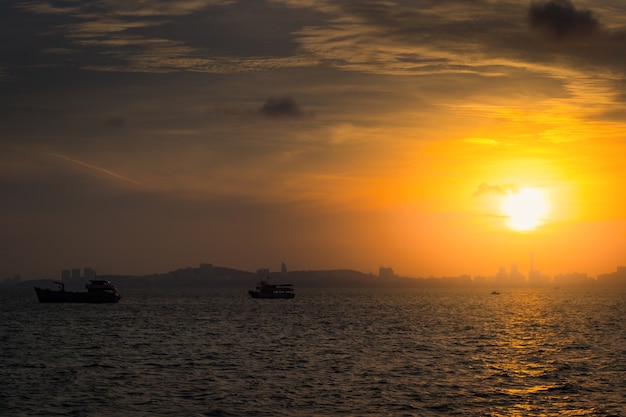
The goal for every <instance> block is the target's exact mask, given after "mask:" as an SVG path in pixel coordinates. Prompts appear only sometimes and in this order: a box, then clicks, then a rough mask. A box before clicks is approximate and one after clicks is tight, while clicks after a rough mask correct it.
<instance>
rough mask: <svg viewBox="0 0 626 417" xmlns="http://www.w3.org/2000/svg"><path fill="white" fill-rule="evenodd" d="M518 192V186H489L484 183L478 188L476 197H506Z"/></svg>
mask: <svg viewBox="0 0 626 417" xmlns="http://www.w3.org/2000/svg"><path fill="white" fill-rule="evenodd" d="M517 190H518V186H517V185H515V184H494V185H489V184H487V183H484V182H483V183H482V184H480V185H479V186H478V188H477V189H476V191H474V196H479V195H483V194H497V195H504V194H508V193H510V192H513V193H514V192H516V191H517Z"/></svg>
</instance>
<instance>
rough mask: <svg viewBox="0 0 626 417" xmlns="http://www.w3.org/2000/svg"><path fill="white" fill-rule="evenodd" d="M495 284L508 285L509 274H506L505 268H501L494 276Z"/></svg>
mask: <svg viewBox="0 0 626 417" xmlns="http://www.w3.org/2000/svg"><path fill="white" fill-rule="evenodd" d="M495 278H496V283H497V284H508V283H509V274H507V272H506V268H505V267H503V266H501V267H500V270H499V271H498V273H497V274H496V276H495Z"/></svg>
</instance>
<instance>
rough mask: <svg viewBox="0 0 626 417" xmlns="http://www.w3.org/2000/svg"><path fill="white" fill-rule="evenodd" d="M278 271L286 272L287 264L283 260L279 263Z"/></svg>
mask: <svg viewBox="0 0 626 417" xmlns="http://www.w3.org/2000/svg"><path fill="white" fill-rule="evenodd" d="M280 272H281V273H283V274H286V273H287V265H286V264H285V263H284V262H283V263H281V264H280Z"/></svg>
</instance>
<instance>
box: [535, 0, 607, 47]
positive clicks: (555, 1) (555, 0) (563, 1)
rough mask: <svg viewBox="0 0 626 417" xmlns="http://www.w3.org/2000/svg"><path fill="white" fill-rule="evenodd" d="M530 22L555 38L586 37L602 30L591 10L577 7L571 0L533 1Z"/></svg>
mask: <svg viewBox="0 0 626 417" xmlns="http://www.w3.org/2000/svg"><path fill="white" fill-rule="evenodd" d="M528 22H529V24H530V27H531V28H533V29H537V30H540V31H542V32H544V33H545V34H546V35H548V36H549V37H551V38H552V39H555V40H573V39H580V38H586V37H589V36H592V35H594V34H596V33H597V32H598V31H599V30H600V22H599V21H598V19H596V17H595V16H594V14H593V12H592V11H591V10H586V9H585V10H582V9H577V8H576V7H575V6H574V4H573V3H572V2H571V1H570V0H548V1H545V2H533V3H532V4H531V5H530V8H529V9H528Z"/></svg>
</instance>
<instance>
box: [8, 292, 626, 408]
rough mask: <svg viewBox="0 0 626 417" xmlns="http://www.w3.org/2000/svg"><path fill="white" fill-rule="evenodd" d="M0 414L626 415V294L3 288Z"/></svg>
mask: <svg viewBox="0 0 626 417" xmlns="http://www.w3.org/2000/svg"><path fill="white" fill-rule="evenodd" d="M0 291H1V292H0V415H1V416H3V417H12V416H29V417H31V416H133V417H134V416H394V417H395V416H626V291H624V290H619V291H616V290H600V289H579V290H573V289H572V290H569V289H555V288H545V289H510V290H501V291H500V294H491V291H490V289H470V290H468V289H454V290H453V289H445V290H444V289H417V288H413V289H380V288H378V289H374V288H372V289H313V288H301V289H299V288H296V297H295V298H294V299H292V300H263V299H251V298H250V297H249V296H248V295H247V293H246V289H232V288H231V289H200V290H199V289H193V290H192V289H189V290H175V289H150V290H140V289H133V290H130V289H129V290H123V289H122V299H121V301H120V302H119V303H117V304H103V305H95V304H39V303H38V302H37V298H36V296H35V293H34V291H33V290H32V288H20V289H12V290H7V289H6V288H0Z"/></svg>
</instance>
